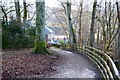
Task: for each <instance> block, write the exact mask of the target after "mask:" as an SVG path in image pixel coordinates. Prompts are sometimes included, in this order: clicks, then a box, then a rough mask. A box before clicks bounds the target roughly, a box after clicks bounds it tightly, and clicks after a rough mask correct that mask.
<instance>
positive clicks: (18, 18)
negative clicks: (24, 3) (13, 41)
mask: <svg viewBox="0 0 120 80" xmlns="http://www.w3.org/2000/svg"><path fill="white" fill-rule="evenodd" d="M14 3H15V10H16V20H17V22H18V24H19V27H20V26H21V15H20V4H19V0H14Z"/></svg>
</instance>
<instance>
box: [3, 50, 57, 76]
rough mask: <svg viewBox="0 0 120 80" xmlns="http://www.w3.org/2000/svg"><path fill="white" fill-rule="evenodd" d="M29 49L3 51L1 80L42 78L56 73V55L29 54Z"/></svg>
mask: <svg viewBox="0 0 120 80" xmlns="http://www.w3.org/2000/svg"><path fill="white" fill-rule="evenodd" d="M31 50H32V49H31V48H23V49H18V50H17V49H5V50H3V51H2V52H3V54H2V69H3V74H2V77H3V78H10V77H12V78H36V77H37V78H38V77H40V78H42V77H43V78H44V77H45V76H46V75H47V76H49V75H51V74H52V72H55V71H56V68H55V67H54V66H55V65H57V63H58V62H59V56H58V55H55V54H54V55H44V54H31V53H30V51H31Z"/></svg>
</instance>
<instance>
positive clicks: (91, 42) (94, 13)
mask: <svg viewBox="0 0 120 80" xmlns="http://www.w3.org/2000/svg"><path fill="white" fill-rule="evenodd" d="M96 6H97V0H94V3H93V10H92V20H91V28H90V46H91V47H93V45H94V36H95V32H94V24H95V15H96Z"/></svg>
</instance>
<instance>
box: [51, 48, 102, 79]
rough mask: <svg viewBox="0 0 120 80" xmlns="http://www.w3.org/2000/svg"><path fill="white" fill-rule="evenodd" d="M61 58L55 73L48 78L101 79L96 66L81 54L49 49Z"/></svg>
mask: <svg viewBox="0 0 120 80" xmlns="http://www.w3.org/2000/svg"><path fill="white" fill-rule="evenodd" d="M51 50H52V51H53V52H55V53H56V54H58V55H60V56H61V60H62V61H61V62H60V64H59V65H58V66H56V67H57V70H58V71H57V72H56V73H55V74H53V75H51V76H49V78H94V79H95V78H102V76H101V73H100V71H99V69H98V68H97V66H96V65H95V64H94V63H93V62H92V61H91V60H90V59H88V58H87V57H85V56H84V55H82V54H78V53H73V52H69V51H65V50H61V49H56V48H51Z"/></svg>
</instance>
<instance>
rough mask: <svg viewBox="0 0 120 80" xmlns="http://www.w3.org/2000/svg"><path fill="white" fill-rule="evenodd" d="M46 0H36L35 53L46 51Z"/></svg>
mask: <svg viewBox="0 0 120 80" xmlns="http://www.w3.org/2000/svg"><path fill="white" fill-rule="evenodd" d="M44 27H45V1H44V0H36V35H35V45H34V48H33V53H46V52H47V49H46V45H45V30H44V29H45V28H44Z"/></svg>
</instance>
